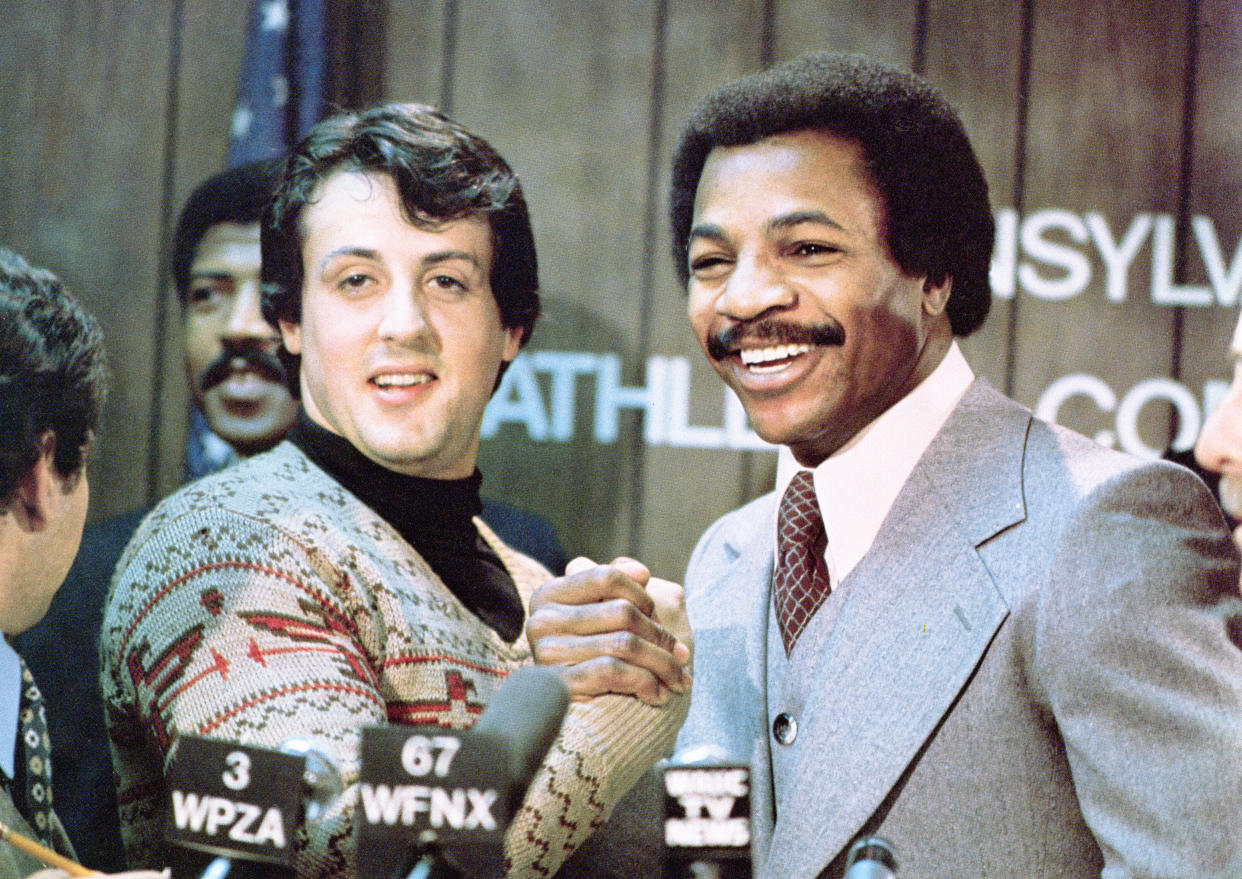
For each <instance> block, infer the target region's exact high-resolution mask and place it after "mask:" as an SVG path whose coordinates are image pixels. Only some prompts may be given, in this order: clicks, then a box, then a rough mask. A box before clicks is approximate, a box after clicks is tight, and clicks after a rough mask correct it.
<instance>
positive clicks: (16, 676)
mask: <svg viewBox="0 0 1242 879" xmlns="http://www.w3.org/2000/svg"><path fill="white" fill-rule="evenodd" d="M21 701H22V661H21V660H20V659H18V657H17V651H15V650H14V649H13V647H12V646H11V645H10V644H9V642H8V639H7V638H0V770H2V771H3V772H4V774H5V777H6V778H10V779H11V778H12V777H13V771H14V767H13V753H14V751H15V750H16V749H17V717H18V713H19V711H20V708H21Z"/></svg>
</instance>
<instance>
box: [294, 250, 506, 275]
mask: <svg viewBox="0 0 1242 879" xmlns="http://www.w3.org/2000/svg"><path fill="white" fill-rule="evenodd" d="M341 256H356V257H359V258H360V259H370V260H375V261H376V262H382V261H383V260H382V259H381V257H380V254H379V251H378V250H372V249H370V248H368V247H352V246H345V247H338V248H336V249H334V250H330V251H328V252H327V253H326V254H324V257H323V259H322V260H320V261H319V270H320V271H321V272H322V271H323V270H324V269H326V268H327V266H328V263H330V262H331V261H332V260H334V259H336V258H337V257H341ZM455 259H460V260H465V261H466V262H468V263H470V264H471V265H474V266H480V265H482V264H481V263H480V262H479V260H478V259H477V258H476V257H475V255H474V254H473V253H470V252H469V251H466V250H437V251H435V252H434V253H429V254H427V255H426V256H424V257H423V258H422V259H421V260H420V261H419V262H420V265H422V266H423V267H424V268H425V267H428V266H435V265H439V264H440V263H445V262H451V261H452V260H455Z"/></svg>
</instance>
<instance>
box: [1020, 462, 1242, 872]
mask: <svg viewBox="0 0 1242 879" xmlns="http://www.w3.org/2000/svg"><path fill="white" fill-rule="evenodd" d="M1047 576H1048V578H1049V579H1048V582H1047V583H1046V584H1045V588H1044V589H1043V590H1042V591H1041V598H1040V606H1039V612H1038V618H1037V625H1036V630H1035V641H1034V649H1035V661H1034V667H1035V672H1036V680H1035V681H1034V682H1033V683H1034V684H1035V685H1036V687H1037V688H1038V689H1039V690H1040V691H1041V692H1042V695H1043V698H1044V699H1045V700H1046V703H1045V704H1046V706H1047V707H1048V708H1049V709H1050V710H1051V713H1052V715H1053V717H1054V718H1055V721H1056V724H1057V727H1058V729H1059V731H1060V734H1061V736H1062V738H1063V740H1064V743H1065V749H1066V755H1067V758H1068V760H1069V764H1070V768H1071V772H1072V774H1073V780H1074V786H1075V790H1076V792H1077V795H1078V799H1079V802H1080V806H1081V809H1082V813H1083V815H1084V817H1085V819H1086V821H1087V824H1088V826H1089V827H1090V829H1091V831H1092V833H1093V834H1094V835H1095V837H1096V840H1097V841H1098V843H1099V845H1100V848H1101V850H1102V852H1103V854H1104V869H1103V873H1102V876H1103V877H1105V879H1161V877H1191V876H1194V877H1199V876H1242V833H1239V826H1240V825H1239V821H1240V816H1242V651H1240V650H1239V644H1240V643H1242V600H1240V598H1239V586H1238V564H1237V555H1236V551H1235V549H1234V547H1233V544H1232V541H1231V540H1230V536H1229V534H1228V532H1227V531H1226V529H1225V528H1224V525H1223V522H1222V521H1221V518H1220V514H1219V512H1218V511H1217V510H1216V508H1215V505H1214V502H1213V501H1212V500H1211V498H1210V495H1208V493H1207V491H1206V489H1205V488H1204V486H1203V485H1202V484H1201V483H1200V482H1199V481H1198V480H1197V479H1196V478H1194V477H1193V476H1192V475H1191V474H1189V473H1188V472H1186V471H1183V470H1181V469H1180V468H1174V467H1172V466H1168V465H1164V464H1153V465H1145V466H1143V467H1140V468H1135V469H1131V470H1127V471H1126V472H1125V473H1123V474H1120V475H1117V476H1114V477H1113V478H1111V479H1109V480H1107V481H1105V482H1104V483H1103V484H1101V485H1100V486H1099V487H1098V488H1096V489H1095V490H1094V491H1092V492H1091V493H1090V495H1089V496H1088V497H1087V498H1086V499H1085V501H1084V502H1083V503H1082V504H1080V505H1079V507H1078V509H1077V510H1076V511H1075V512H1074V514H1073V515H1072V516H1071V517H1070V519H1069V521H1068V523H1067V526H1066V527H1065V529H1064V530H1063V531H1062V533H1061V534H1060V538H1059V540H1058V541H1057V544H1056V551H1055V553H1054V555H1053V557H1052V558H1051V559H1050V564H1049V567H1048V574H1047Z"/></svg>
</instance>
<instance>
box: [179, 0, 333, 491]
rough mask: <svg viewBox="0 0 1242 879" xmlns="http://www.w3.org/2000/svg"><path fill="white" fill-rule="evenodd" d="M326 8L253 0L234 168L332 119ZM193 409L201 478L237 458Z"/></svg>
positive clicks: (189, 465) (192, 473)
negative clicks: (329, 116)
mask: <svg viewBox="0 0 1242 879" xmlns="http://www.w3.org/2000/svg"><path fill="white" fill-rule="evenodd" d="M327 5H328V0H251V4H250V14H249V24H248V26H247V31H246V52H245V55H244V57H243V58H242V66H241V76H240V77H239V80H238V84H237V103H236V104H235V105H234V108H233V122H232V130H231V131H230V132H229V153H228V167H230V168H232V167H235V166H237V165H241V164H244V163H246V162H252V161H256V160H258V159H270V158H275V157H277V156H282V155H284V154H285V153H287V152H289V150H290V149H292V148H293V146H294V145H295V144H296V143H297V142H298V141H299V140H301V138H302V136H303V135H305V134H306V132H307V131H308V130H309V129H310V127H311V126H312V125H314V124H315V123H316V122H318V121H319V120H320V119H321V118H323V116H324V115H325V109H326V106H327V95H328V9H327ZM191 409H192V411H191V413H190V425H189V430H188V432H187V436H186V477H187V478H188V479H197V478H198V477H200V476H205V475H206V474H208V473H212V472H214V471H216V470H219V469H221V468H222V467H226V466H228V465H229V464H231V463H233V462H234V461H236V460H237V454H236V452H234V451H233V449H232V448H231V447H230V446H229V445H228V444H227V443H225V442H224V441H223V440H221V439H220V438H219V437H217V436H215V435H214V434H212V433H211V430H210V429H209V428H208V426H207V420H206V419H205V418H204V417H203V415H202V413H200V412H198V411H197V410H194V409H193V407H191Z"/></svg>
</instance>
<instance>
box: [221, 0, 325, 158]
mask: <svg viewBox="0 0 1242 879" xmlns="http://www.w3.org/2000/svg"><path fill="white" fill-rule="evenodd" d="M327 7H328V0H252V2H251V5H250V24H249V28H248V30H247V35H246V54H245V57H244V58H243V60H242V68H241V78H240V82H239V83H238V87H237V104H236V106H235V107H234V109H233V127H232V131H231V133H230V136H229V156H228V164H229V167H230V168H231V167H233V166H234V165H240V164H242V163H244V162H250V161H254V160H256V159H268V158H273V157H276V156H280V155H283V154H284V153H286V152H288V151H289V149H290V148H291V147H292V146H293V145H294V144H296V143H297V142H298V141H299V140H300V139H301V138H302V136H303V135H304V134H306V132H307V130H308V129H309V128H310V127H311V126H312V125H314V124H315V123H316V122H318V121H319V120H320V119H321V118H323V115H324V110H325V105H326V98H327V91H328V9H327Z"/></svg>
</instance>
